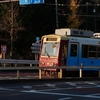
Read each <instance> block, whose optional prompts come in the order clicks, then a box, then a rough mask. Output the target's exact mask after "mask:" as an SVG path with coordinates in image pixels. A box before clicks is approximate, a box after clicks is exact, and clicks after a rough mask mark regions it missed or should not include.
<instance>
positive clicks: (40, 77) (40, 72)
mask: <svg viewBox="0 0 100 100" xmlns="http://www.w3.org/2000/svg"><path fill="white" fill-rule="evenodd" d="M39 79H42V69H39Z"/></svg>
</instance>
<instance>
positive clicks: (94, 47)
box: [39, 28, 100, 72]
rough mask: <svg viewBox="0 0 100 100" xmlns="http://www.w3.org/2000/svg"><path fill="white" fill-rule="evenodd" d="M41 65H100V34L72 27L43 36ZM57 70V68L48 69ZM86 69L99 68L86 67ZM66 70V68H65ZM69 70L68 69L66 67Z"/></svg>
mask: <svg viewBox="0 0 100 100" xmlns="http://www.w3.org/2000/svg"><path fill="white" fill-rule="evenodd" d="M41 41H42V43H41V52H40V58H39V66H40V67H41V66H70V67H71V66H100V34H99V33H94V32H93V31H87V30H78V29H70V28H61V29H56V30H55V34H50V35H44V36H42V38H41ZM48 70H49V71H53V72H57V69H56V68H55V69H48ZM83 70H85V71H97V70H98V69H92V68H91V69H90V68H89V69H88V68H84V69H83ZM64 71H65V70H64ZM66 71H67V72H68V69H67V68H66Z"/></svg>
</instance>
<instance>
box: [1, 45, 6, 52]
mask: <svg viewBox="0 0 100 100" xmlns="http://www.w3.org/2000/svg"><path fill="white" fill-rule="evenodd" d="M1 52H2V53H6V52H7V46H6V45H1Z"/></svg>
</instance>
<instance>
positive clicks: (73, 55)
mask: <svg viewBox="0 0 100 100" xmlns="http://www.w3.org/2000/svg"><path fill="white" fill-rule="evenodd" d="M78 49H79V44H78V43H70V45H69V54H68V59H67V65H68V66H78V62H79V52H78V51H79V50H78Z"/></svg>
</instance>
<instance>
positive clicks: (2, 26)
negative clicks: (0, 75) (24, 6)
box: [0, 2, 24, 58]
mask: <svg viewBox="0 0 100 100" xmlns="http://www.w3.org/2000/svg"><path fill="white" fill-rule="evenodd" d="M0 8H1V9H0V10H1V13H0V15H2V17H1V18H0V31H5V32H6V34H8V33H9V36H10V37H8V40H10V41H9V45H10V48H8V50H10V53H9V54H10V56H11V58H12V56H13V49H14V48H13V42H14V41H15V40H16V39H17V38H18V36H17V32H18V31H19V30H23V29H24V28H22V24H21V20H20V19H19V3H18V2H10V3H3V4H1V5H0ZM9 38H10V39H9ZM8 47H9V46H8Z"/></svg>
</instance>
